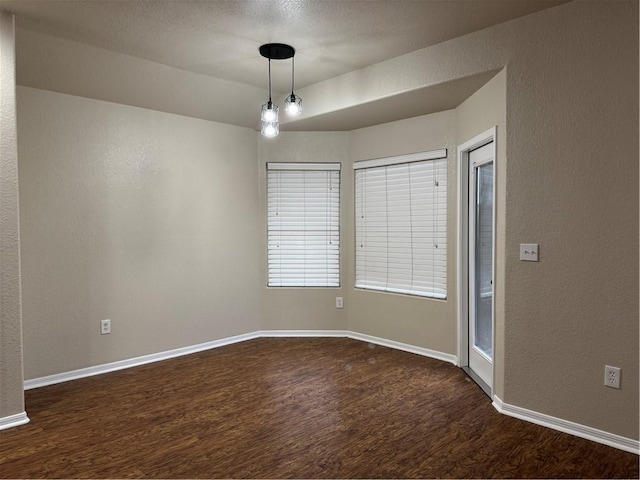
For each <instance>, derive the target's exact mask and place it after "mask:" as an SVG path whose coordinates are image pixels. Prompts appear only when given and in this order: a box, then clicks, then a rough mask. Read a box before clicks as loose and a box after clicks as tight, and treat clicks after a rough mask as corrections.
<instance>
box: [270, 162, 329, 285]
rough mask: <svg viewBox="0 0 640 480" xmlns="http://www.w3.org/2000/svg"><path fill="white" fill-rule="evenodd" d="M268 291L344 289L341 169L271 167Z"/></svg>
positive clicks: (316, 165)
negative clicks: (342, 287) (341, 241)
mask: <svg viewBox="0 0 640 480" xmlns="http://www.w3.org/2000/svg"><path fill="white" fill-rule="evenodd" d="M267 236H268V285H269V286H270V287H339V286H340V164H339V163H269V164H267Z"/></svg>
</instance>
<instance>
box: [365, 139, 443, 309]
mask: <svg viewBox="0 0 640 480" xmlns="http://www.w3.org/2000/svg"><path fill="white" fill-rule="evenodd" d="M446 157H447V151H446V149H442V150H436V151H432V152H425V153H420V154H411V155H402V156H399V157H392V158H386V159H376V160H365V161H362V162H355V164H354V169H355V217H356V219H355V220H356V282H355V286H356V288H365V289H373V290H383V291H388V292H396V293H406V294H411V295H420V296H426V297H434V298H446V297H447V159H446Z"/></svg>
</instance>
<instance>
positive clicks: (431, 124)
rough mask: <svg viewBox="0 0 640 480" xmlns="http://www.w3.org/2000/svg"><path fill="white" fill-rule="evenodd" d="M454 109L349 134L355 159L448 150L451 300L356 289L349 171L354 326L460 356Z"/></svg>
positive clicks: (351, 318) (351, 320) (349, 275)
mask: <svg viewBox="0 0 640 480" xmlns="http://www.w3.org/2000/svg"><path fill="white" fill-rule="evenodd" d="M454 121H455V114H454V112H453V111H447V112H442V113H437V114H433V115H425V116H421V117H416V118H411V119H406V120H400V121H398V122H391V123H387V124H384V125H378V126H374V127H369V128H363V129H359V130H354V131H352V132H350V133H349V159H350V161H351V162H354V161H358V160H366V159H373V158H380V157H388V156H394V155H402V154H406V153H415V152H424V151H428V150H436V149H440V148H447V149H448V165H449V167H448V173H447V181H448V184H447V185H448V187H447V188H448V190H447V204H448V215H447V235H448V236H447V299H446V300H436V299H430V298H423V297H415V296H409V295H399V294H394V293H386V292H373V291H367V290H363V289H354V288H353V284H354V277H355V264H354V257H355V243H354V222H353V215H354V213H353V208H354V207H353V170H349V192H350V193H349V197H348V198H349V201H348V202H347V203H346V204H345V214H346V215H347V217H348V218H349V222H348V225H347V227H346V234H347V235H346V240H347V248H348V252H349V256H348V258H349V263H348V268H347V270H346V271H345V272H344V275H345V277H346V278H347V279H348V282H347V285H348V286H349V294H348V298H347V301H348V303H349V329H350V330H352V331H355V332H358V333H364V334H367V335H373V336H375V337H382V338H385V339H389V340H394V341H397V342H402V343H407V344H410V345H414V346H418V347H422V348H427V349H431V350H435V351H438V352H442V353H448V354H452V355H455V354H456V350H455V349H456V346H455V308H456V292H455V285H456V284H455V265H456V263H455V245H456V239H455V231H456V230H455V208H456V207H455V205H456V181H455V178H456V177H455V172H456V170H455V149H456V143H455V126H454Z"/></svg>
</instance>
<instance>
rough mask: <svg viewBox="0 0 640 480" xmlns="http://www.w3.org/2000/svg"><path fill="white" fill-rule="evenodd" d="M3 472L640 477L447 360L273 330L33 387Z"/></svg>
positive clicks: (617, 456) (625, 458)
mask: <svg viewBox="0 0 640 480" xmlns="http://www.w3.org/2000/svg"><path fill="white" fill-rule="evenodd" d="M26 405H27V413H28V415H29V417H30V418H31V423H29V424H27V425H24V426H22V427H17V428H13V429H9V430H4V431H2V432H0V477H2V478H63V477H64V478H443V477H446V478H469V477H473V478H491V477H492V478H525V477H529V478H531V477H533V478H638V457H637V456H636V455H633V454H631V453H626V452H623V451H620V450H616V449H614V448H610V447H607V446H604V445H600V444H597V443H594V442H590V441H587V440H583V439H580V438H577V437H573V436H571V435H567V434H563V433H560V432H556V431H553V430H550V429H547V428H544V427H539V426H537V425H533V424H530V423H527V422H524V421H520V420H517V419H514V418H510V417H507V416H504V415H500V414H498V413H497V412H496V411H495V409H494V408H493V407H492V406H491V404H490V401H489V399H488V398H487V397H486V395H485V394H484V393H483V392H482V391H481V390H480V389H479V388H478V387H477V386H476V385H475V384H473V383H472V382H470V381H469V380H468V379H467V377H466V376H465V375H464V374H463V372H462V371H461V370H459V369H457V368H455V367H454V366H452V365H449V364H447V363H444V362H439V361H437V360H431V359H428V358H425V357H421V356H418V355H413V354H410V353H405V352H399V351H396V350H392V349H388V348H384V347H379V346H373V345H369V344H367V343H364V342H359V341H355V340H350V339H343V338H307V339H304V338H303V339H290V338H286V339H277V338H271V339H270V338H263V339H257V340H251V341H247V342H243V343H238V344H235V345H230V346H226V347H222V348H218V349H215V350H210V351H207V352H202V353H198V354H193V355H189V356H185V357H180V358H176V359H172V360H167V361H164V362H158V363H154V364H149V365H145V366H141V367H137V368H132V369H128V370H123V371H120V372H115V373H110V374H106V375H100V376H96V377H91V378H86V379H81V380H76V381H72V382H67V383H63V384H59V385H53V386H49V387H42V388H38V389H35V390H30V391H28V392H26Z"/></svg>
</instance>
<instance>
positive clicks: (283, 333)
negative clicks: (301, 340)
mask: <svg viewBox="0 0 640 480" xmlns="http://www.w3.org/2000/svg"><path fill="white" fill-rule="evenodd" d="M262 337H265V338H266V337H271V338H276V337H342V338H353V339H354V340H361V341H364V342H370V343H375V344H377V345H382V346H385V347H390V348H395V349H397V350H403V351H405V352H411V353H417V354H418V355H423V356H426V357H431V358H435V359H437V360H444V361H445V362H449V363H453V364H454V365H455V364H456V361H457V360H456V357H455V356H454V355H449V354H447V353H442V352H437V351H435V350H429V349H428V348H422V347H416V346H413V345H407V344H405V343H400V342H394V341H391V340H385V339H383V338H378V337H372V336H370V335H364V334H362V333H356V332H350V331H348V330H260V331H257V332H252V333H247V334H244V335H236V336H234V337H227V338H222V339H220V340H214V341H211V342H206V343H200V344H198V345H192V346H190V347H183V348H176V349H174V350H168V351H165V352H159V353H153V354H150V355H143V356H141V357H135V358H129V359H127V360H120V361H117V362H112V363H106V364H103V365H96V366H94V367H87V368H81V369H78V370H72V371H70V372H63V373H57V374H54V375H48V376H46V377H40V378H34V379H31V380H26V381H25V382H24V389H25V390H30V389H32V388H38V387H45V386H47V385H55V384H56V383H63V382H68V381H70V380H77V379H80V378H85V377H91V376H93V375H101V374H103V373H109V372H115V371H117V370H123V369H125V368H131V367H137V366H140V365H145V364H147V363H152V362H159V361H161V360H168V359H170V358H175V357H180V356H182V355H189V354H191V353H196V352H202V351H204V350H210V349H212V348H218V347H223V346H225V345H231V344H233V343H238V342H244V341H246V340H253V339H254V338H262Z"/></svg>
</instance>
